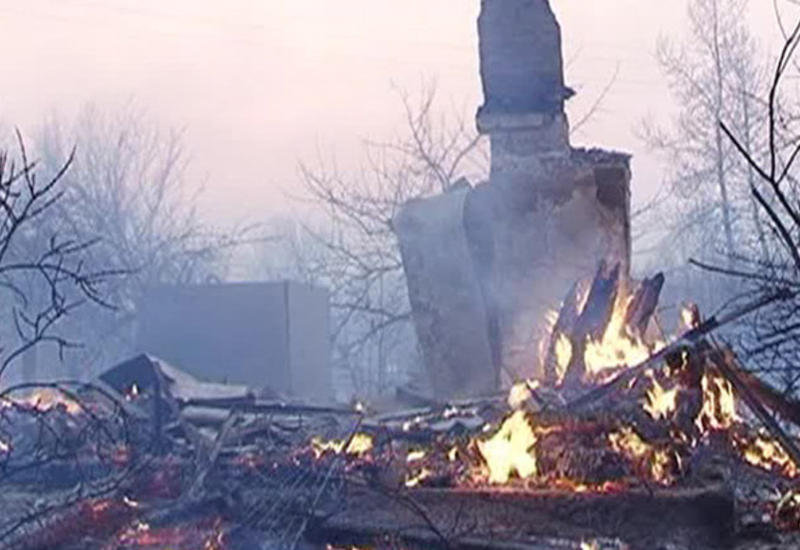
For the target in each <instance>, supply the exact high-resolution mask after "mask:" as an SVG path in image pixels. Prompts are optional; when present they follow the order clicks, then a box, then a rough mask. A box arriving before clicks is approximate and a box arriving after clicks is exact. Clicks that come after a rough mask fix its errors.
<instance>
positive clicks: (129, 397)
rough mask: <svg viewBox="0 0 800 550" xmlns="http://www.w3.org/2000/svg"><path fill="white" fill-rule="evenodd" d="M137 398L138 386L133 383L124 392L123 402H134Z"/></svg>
mask: <svg viewBox="0 0 800 550" xmlns="http://www.w3.org/2000/svg"><path fill="white" fill-rule="evenodd" d="M138 397H139V386H138V384H136V383H133V384H132V385H131V387H130V389H129V390H128V391H127V392H125V400H126V401H134V400H135V399H137V398H138Z"/></svg>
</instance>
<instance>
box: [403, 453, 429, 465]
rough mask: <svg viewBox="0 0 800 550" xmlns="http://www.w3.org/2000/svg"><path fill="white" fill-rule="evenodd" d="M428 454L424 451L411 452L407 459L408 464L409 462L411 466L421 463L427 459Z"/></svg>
mask: <svg viewBox="0 0 800 550" xmlns="http://www.w3.org/2000/svg"><path fill="white" fill-rule="evenodd" d="M426 454H427V453H426V452H425V451H423V450H417V451H409V452H408V456H407V457H406V462H408V463H409V464H411V463H412V462H419V461H420V460H422V459H423V458H425V455H426Z"/></svg>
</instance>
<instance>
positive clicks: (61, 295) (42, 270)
mask: <svg viewBox="0 0 800 550" xmlns="http://www.w3.org/2000/svg"><path fill="white" fill-rule="evenodd" d="M17 142H18V148H19V154H18V156H17V158H15V157H14V156H12V154H11V153H9V152H8V151H7V150H6V151H2V152H0V291H2V294H3V299H2V301H0V304H2V308H0V315H2V316H3V325H4V327H6V329H5V330H4V331H3V336H4V341H3V342H2V343H1V344H0V345H2V347H0V380H2V378H3V375H4V374H5V373H6V371H7V370H8V367H9V366H10V365H12V364H13V363H14V361H15V360H17V359H19V358H20V357H22V356H23V355H25V354H27V353H32V352H33V351H34V350H35V349H36V348H38V347H41V346H42V345H47V344H49V345H51V346H54V347H55V349H56V350H57V352H58V354H59V355H63V352H64V350H65V349H67V348H71V347H75V346H76V345H77V344H78V343H79V342H77V341H74V340H72V339H70V338H68V337H66V336H65V335H64V334H63V333H62V332H60V331H59V329H61V328H63V325H64V323H65V321H67V320H69V318H70V317H72V316H75V315H78V314H79V313H80V308H81V306H83V305H85V304H87V303H91V304H94V305H97V306H103V308H105V309H109V308H110V306H111V304H110V302H109V301H108V300H107V298H106V296H105V295H104V290H105V288H104V285H105V284H107V283H111V282H113V281H114V280H115V279H116V278H124V277H121V275H123V274H124V271H120V270H116V269H106V268H104V267H102V266H103V265H104V264H97V263H93V262H89V261H87V260H88V258H89V257H90V255H91V253H92V250H93V249H94V248H95V247H96V246H97V244H98V240H97V239H82V238H81V237H80V236H79V235H75V234H74V233H72V232H69V231H64V230H62V229H61V228H54V227H52V226H51V225H50V224H49V223H48V222H49V221H50V220H51V219H53V218H54V217H56V216H58V212H59V209H60V208H61V206H62V203H63V202H64V201H65V197H66V194H67V192H68V182H67V174H69V172H70V170H71V168H72V165H73V162H74V151H73V152H70V153H69V154H68V155H67V156H66V157H64V158H65V159H66V160H64V159H62V161H61V163H60V164H59V166H58V168H57V169H56V170H55V171H54V172H53V173H52V175H50V176H49V177H48V178H44V179H42V178H40V177H39V175H40V174H39V171H38V169H37V168H38V167H37V164H36V163H35V162H33V161H32V160H30V159H29V158H28V152H27V149H26V147H25V144H24V142H23V139H22V137H21V135H20V134H19V132H18V133H17ZM101 287H103V288H102V290H101ZM93 311H95V312H96V311H97V309H96V308H95V309H93ZM8 327H13V331H9V330H8ZM15 340H16V342H15Z"/></svg>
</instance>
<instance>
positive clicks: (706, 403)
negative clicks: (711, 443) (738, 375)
mask: <svg viewBox="0 0 800 550" xmlns="http://www.w3.org/2000/svg"><path fill="white" fill-rule="evenodd" d="M701 385H702V388H703V408H702V410H701V411H700V414H698V415H697V420H696V421H695V425H696V426H697V429H698V430H700V431H701V432H704V431H706V430H727V429H729V428H730V427H731V426H733V424H734V423H736V422H739V421H740V420H741V418H740V417H739V415H738V414H737V412H736V396H735V394H734V393H733V386H731V383H730V382H728V381H727V380H725V379H724V378H723V377H722V376H721V375H720V374H717V373H711V372H706V373H705V374H703V379H702V382H701Z"/></svg>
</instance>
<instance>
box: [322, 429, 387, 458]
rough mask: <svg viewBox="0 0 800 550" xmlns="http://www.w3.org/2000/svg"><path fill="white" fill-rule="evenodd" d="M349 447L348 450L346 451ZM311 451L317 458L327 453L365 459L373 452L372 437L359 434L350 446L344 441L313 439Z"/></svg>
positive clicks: (351, 441)
mask: <svg viewBox="0 0 800 550" xmlns="http://www.w3.org/2000/svg"><path fill="white" fill-rule="evenodd" d="M345 445H347V449H345ZM311 450H312V451H313V452H314V456H315V457H316V458H320V457H321V456H322V455H324V454H325V453H328V452H330V453H333V454H337V455H338V454H342V452H343V451H344V454H347V455H352V456H356V457H358V458H363V457H364V456H366V455H367V454H368V453H369V452H370V451H371V450H372V436H371V435H369V434H364V433H357V434H355V435H354V436H353V438H352V439H351V440H350V443H349V444H348V443H347V441H345V440H342V439H332V440H330V441H325V440H324V439H322V438H321V437H314V438H313V439H311Z"/></svg>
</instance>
